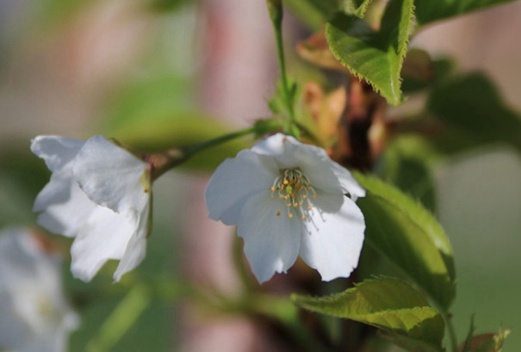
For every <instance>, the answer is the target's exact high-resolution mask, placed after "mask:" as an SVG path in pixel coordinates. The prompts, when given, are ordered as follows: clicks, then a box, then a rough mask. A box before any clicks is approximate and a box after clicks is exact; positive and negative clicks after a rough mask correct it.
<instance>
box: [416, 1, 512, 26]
mask: <svg viewBox="0 0 521 352" xmlns="http://www.w3.org/2000/svg"><path fill="white" fill-rule="evenodd" d="M511 1H513V0H440V1H432V0H415V1H414V5H415V7H416V20H417V21H418V24H419V25H425V24H427V23H431V22H433V21H437V20H442V19H446V18H450V17H453V16H458V15H463V14H465V13H468V12H471V11H475V10H479V9H483V8H485V7H489V6H493V5H499V4H504V3H507V2H511Z"/></svg>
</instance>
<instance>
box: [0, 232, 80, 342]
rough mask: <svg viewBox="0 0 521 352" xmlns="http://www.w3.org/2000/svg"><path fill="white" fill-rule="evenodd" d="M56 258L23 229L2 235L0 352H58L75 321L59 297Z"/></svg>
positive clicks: (58, 267)
mask: <svg viewBox="0 0 521 352" xmlns="http://www.w3.org/2000/svg"><path fill="white" fill-rule="evenodd" d="M57 259H58V258H56V257H52V256H50V255H49V254H48V253H47V252H45V251H44V250H43V248H42V246H41V244H40V243H39V242H38V241H37V240H36V239H35V238H34V237H33V236H32V235H31V234H30V233H29V232H28V231H27V230H25V229H23V228H11V229H6V230H4V231H2V232H0V350H1V351H3V350H4V349H5V350H7V351H18V352H59V351H66V350H67V348H66V347H67V339H68V336H69V333H70V332H71V331H72V330H74V329H76V328H77V327H78V325H79V317H78V316H77V315H76V313H74V312H73V311H72V310H71V308H70V307H69V305H68V303H67V301H66V300H65V297H64V295H63V289H62V284H61V278H60V262H59V260H57Z"/></svg>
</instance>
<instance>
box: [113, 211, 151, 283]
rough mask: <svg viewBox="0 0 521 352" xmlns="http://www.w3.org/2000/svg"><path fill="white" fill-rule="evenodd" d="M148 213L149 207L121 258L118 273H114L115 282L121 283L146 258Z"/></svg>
mask: <svg viewBox="0 0 521 352" xmlns="http://www.w3.org/2000/svg"><path fill="white" fill-rule="evenodd" d="M148 212H149V207H148V206H147V207H146V208H145V209H143V212H142V213H141V214H140V216H139V226H138V229H137V231H136V232H135V233H134V234H133V235H132V237H131V238H130V240H129V241H128V244H127V248H126V250H125V253H124V254H123V257H121V260H120V262H119V265H118V268H117V269H116V272H114V280H115V281H119V280H120V279H121V276H123V275H124V274H125V273H127V272H129V271H131V270H133V269H134V268H136V267H137V266H138V265H139V264H140V263H141V262H142V261H143V259H144V258H145V254H146V248H147V241H146V240H147V235H148V215H149V214H148Z"/></svg>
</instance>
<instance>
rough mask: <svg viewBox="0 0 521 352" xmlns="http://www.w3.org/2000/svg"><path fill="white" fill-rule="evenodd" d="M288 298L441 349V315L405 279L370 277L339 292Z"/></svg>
mask: <svg viewBox="0 0 521 352" xmlns="http://www.w3.org/2000/svg"><path fill="white" fill-rule="evenodd" d="M291 299H292V301H293V302H294V303H295V304H297V305H298V306H300V307H303V308H305V309H308V310H311V311H313V312H318V313H323V314H328V315H331V316H335V317H339V318H345V319H351V320H355V321H358V322H361V323H364V324H368V325H372V326H375V327H377V328H380V329H383V330H385V331H388V332H391V333H395V334H399V335H403V336H409V337H412V338H414V339H417V340H420V341H423V342H424V343H426V344H427V345H429V346H430V345H432V346H433V347H432V348H433V350H435V351H440V350H441V341H442V339H443V332H444V323H443V319H442V317H441V316H440V314H439V313H438V312H437V311H436V310H435V309H434V308H432V307H430V306H429V303H428V302H427V300H426V299H425V297H424V296H423V295H422V294H421V293H420V292H419V291H417V290H415V289H414V288H413V287H412V286H410V285H409V284H408V283H406V282H404V281H400V280H397V279H393V278H376V279H369V280H366V281H364V282H362V283H360V284H358V285H356V287H354V288H350V289H347V290H346V291H344V292H342V293H339V294H334V295H331V296H326V297H318V298H317V297H310V296H302V295H295V294H294V295H292V296H291Z"/></svg>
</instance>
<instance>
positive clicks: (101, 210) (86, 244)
mask: <svg viewBox="0 0 521 352" xmlns="http://www.w3.org/2000/svg"><path fill="white" fill-rule="evenodd" d="M136 215H137V214H135V213H134V211H132V210H131V211H126V212H124V213H116V212H114V211H113V210H111V209H108V208H105V207H99V206H98V207H97V208H96V209H95V210H94V211H93V212H92V214H91V215H90V217H89V219H88V220H87V221H86V222H85V223H84V224H83V226H82V228H81V229H80V230H79V232H78V235H77V237H76V240H75V241H74V243H73V244H72V247H71V255H72V264H71V271H72V273H73V275H74V277H76V278H79V279H81V280H83V281H90V280H91V279H92V278H93V277H94V275H95V274H96V273H97V272H98V270H99V269H100V268H101V267H102V266H103V264H105V262H107V260H109V259H121V258H122V257H123V255H124V253H125V250H126V248H127V245H128V242H129V241H130V239H131V238H132V236H133V234H134V231H135V228H136V223H137V216H136Z"/></svg>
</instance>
